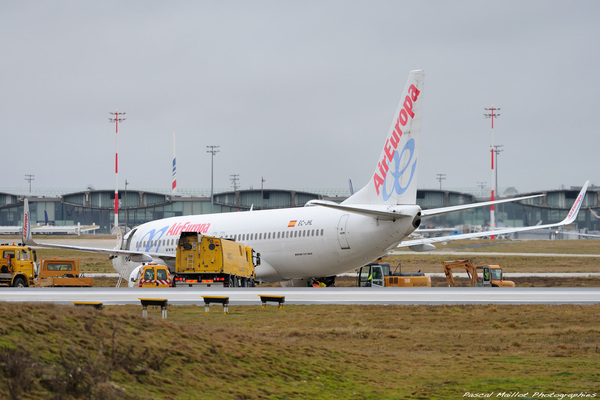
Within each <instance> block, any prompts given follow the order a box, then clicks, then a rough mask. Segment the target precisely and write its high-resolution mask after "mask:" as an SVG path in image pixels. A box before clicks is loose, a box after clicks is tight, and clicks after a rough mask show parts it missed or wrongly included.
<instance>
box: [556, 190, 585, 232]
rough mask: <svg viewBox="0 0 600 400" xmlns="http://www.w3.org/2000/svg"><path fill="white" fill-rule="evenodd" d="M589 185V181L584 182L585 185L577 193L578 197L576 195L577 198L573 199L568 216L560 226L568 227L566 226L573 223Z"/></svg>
mask: <svg viewBox="0 0 600 400" xmlns="http://www.w3.org/2000/svg"><path fill="white" fill-rule="evenodd" d="M589 184H590V181H585V183H584V184H583V187H582V188H581V192H579V195H577V198H576V199H575V202H574V203H573V206H572V207H571V210H570V211H569V214H568V215H567V217H566V218H565V219H564V220H563V221H562V223H561V225H568V224H572V223H573V222H575V219H576V218H577V214H578V213H579V210H580V209H581V205H582V204H583V198H584V197H585V192H586V191H587V187H588V185H589Z"/></svg>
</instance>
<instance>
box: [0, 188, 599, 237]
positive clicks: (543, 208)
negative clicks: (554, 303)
mask: <svg viewBox="0 0 600 400" xmlns="http://www.w3.org/2000/svg"><path fill="white" fill-rule="evenodd" d="M599 190H600V189H595V188H594V189H589V190H588V192H587V195H586V197H585V199H584V202H583V204H582V206H581V210H580V213H579V216H578V217H577V228H579V229H583V228H586V229H588V230H596V231H597V230H600V217H596V215H600V207H599V204H598V191H599ZM578 193H579V191H578V190H555V191H548V192H547V193H546V196H545V197H538V198H533V199H528V200H524V201H522V202H519V203H505V204H501V205H497V206H496V215H497V226H511V227H512V226H514V227H519V226H527V225H535V224H537V223H538V222H540V221H542V222H543V223H553V222H559V221H561V220H562V219H563V218H565V216H566V215H567V213H568V211H569V208H570V207H571V205H572V203H573V202H574V201H575V199H576V197H577V195H578ZM313 199H325V200H334V201H337V202H341V201H342V200H343V199H344V198H343V197H335V198H324V197H323V196H321V195H318V194H314V193H308V192H296V191H286V190H262V191H261V190H246V191H236V192H225V193H219V194H215V196H214V212H215V213H223V212H237V211H240V210H248V209H250V207H254V209H255V210H257V209H260V207H261V202H262V206H263V208H264V209H273V208H284V207H295V206H298V207H301V206H303V205H304V204H305V203H306V202H308V201H310V200H313ZM485 200H487V199H476V198H475V197H474V196H473V195H471V194H465V193H459V192H453V191H440V190H419V191H418V192H417V203H418V204H419V205H420V206H421V207H422V208H424V209H428V208H439V207H447V206H453V205H459V204H468V203H472V202H475V201H485ZM29 204H30V206H29V207H30V212H31V221H32V224H34V225H35V224H46V223H48V224H50V225H57V226H62V225H77V224H78V223H79V224H81V225H91V224H97V225H99V226H100V229H99V230H98V231H97V233H103V234H106V233H110V231H111V227H112V223H113V221H114V192H113V191H108V190H105V191H86V192H78V193H70V194H65V195H63V196H61V197H56V196H53V197H32V198H30V201H29ZM210 210H211V202H210V197H208V196H174V195H166V194H161V193H154V192H144V191H131V190H129V191H127V192H119V224H120V225H127V226H129V227H134V226H137V225H140V224H143V223H145V222H148V221H151V220H155V219H160V218H168V217H178V216H183V215H194V214H208V213H210ZM489 215H490V212H489V208H487V207H483V208H477V209H471V210H467V211H460V212H454V213H448V214H442V215H439V216H435V217H429V218H425V219H424V220H423V225H422V226H423V227H434V226H435V227H453V226H457V225H479V226H481V225H483V226H485V225H488V224H489ZM22 219H23V198H22V196H16V195H12V194H6V193H0V225H3V226H18V225H21V223H22Z"/></svg>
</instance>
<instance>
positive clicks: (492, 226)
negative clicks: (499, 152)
mask: <svg viewBox="0 0 600 400" xmlns="http://www.w3.org/2000/svg"><path fill="white" fill-rule="evenodd" d="M484 110H486V111H490V113H489V114H487V113H486V114H483V115H484V116H485V117H486V118H491V119H492V145H491V146H490V155H491V157H492V196H491V200H492V201H494V200H495V198H494V191H495V189H496V174H495V172H494V118H498V117H499V116H500V114H494V111H499V110H500V108H496V107H494V105H493V104H492V106H491V107H489V108H484ZM495 228H496V209H495V207H494V205H493V204H492V205H491V206H490V229H491V230H494V229H495ZM490 237H491V238H492V239H495V238H496V237H495V235H491V236H490Z"/></svg>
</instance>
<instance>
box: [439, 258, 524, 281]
mask: <svg viewBox="0 0 600 400" xmlns="http://www.w3.org/2000/svg"><path fill="white" fill-rule="evenodd" d="M443 264H444V273H445V274H446V283H447V284H448V286H449V287H454V286H456V283H455V282H454V275H453V274H452V271H453V270H455V269H460V270H465V271H466V272H467V276H468V278H469V281H470V283H471V286H473V287H475V286H478V287H515V283H514V282H513V281H507V280H504V276H503V274H502V267H501V266H499V265H478V266H475V264H473V261H471V260H455V261H444V262H443Z"/></svg>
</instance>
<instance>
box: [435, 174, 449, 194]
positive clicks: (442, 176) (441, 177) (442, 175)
mask: <svg viewBox="0 0 600 400" xmlns="http://www.w3.org/2000/svg"><path fill="white" fill-rule="evenodd" d="M436 176H437V177H436V178H435V179H437V180H438V181H439V182H440V190H442V181H445V180H446V174H436Z"/></svg>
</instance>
